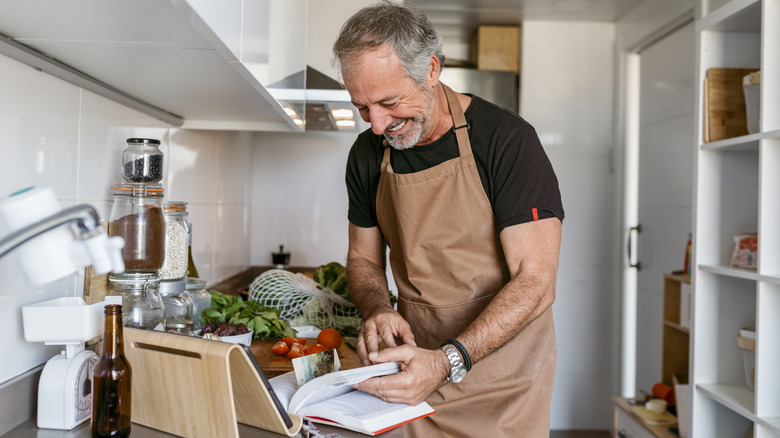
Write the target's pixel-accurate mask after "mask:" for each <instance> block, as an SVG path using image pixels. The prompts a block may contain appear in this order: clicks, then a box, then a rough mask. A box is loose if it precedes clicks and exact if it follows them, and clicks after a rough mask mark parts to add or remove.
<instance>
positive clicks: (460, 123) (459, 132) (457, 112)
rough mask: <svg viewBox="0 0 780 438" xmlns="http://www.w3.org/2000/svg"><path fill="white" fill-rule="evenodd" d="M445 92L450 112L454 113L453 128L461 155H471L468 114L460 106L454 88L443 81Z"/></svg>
mask: <svg viewBox="0 0 780 438" xmlns="http://www.w3.org/2000/svg"><path fill="white" fill-rule="evenodd" d="M440 84H441V86H442V87H444V94H445V95H446V96H447V105H449V107H450V114H451V115H452V130H453V132H455V138H456V139H457V141H458V151H459V152H460V156H461V157H465V156H467V155H471V142H470V141H469V129H468V128H469V124H468V122H466V115H465V114H464V113H463V108H461V106H460V101H459V100H458V96H457V95H456V94H455V92H454V91H452V89H451V88H450V87H448V86H446V85H444V84H443V83H441V82H440Z"/></svg>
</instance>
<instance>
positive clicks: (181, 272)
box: [159, 201, 189, 280]
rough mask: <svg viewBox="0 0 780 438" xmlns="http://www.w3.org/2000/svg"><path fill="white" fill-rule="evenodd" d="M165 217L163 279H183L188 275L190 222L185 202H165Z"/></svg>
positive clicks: (161, 272) (160, 273)
mask: <svg viewBox="0 0 780 438" xmlns="http://www.w3.org/2000/svg"><path fill="white" fill-rule="evenodd" d="M163 213H164V218H165V257H164V258H163V265H162V267H161V268H160V271H159V275H160V279H161V280H182V279H184V278H185V277H186V276H187V262H188V258H187V255H188V253H187V249H188V244H189V243H188V239H189V232H188V227H189V225H188V222H187V204H186V203H185V202H173V201H170V202H165V203H163Z"/></svg>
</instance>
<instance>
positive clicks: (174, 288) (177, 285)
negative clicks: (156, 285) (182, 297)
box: [160, 280, 187, 295]
mask: <svg viewBox="0 0 780 438" xmlns="http://www.w3.org/2000/svg"><path fill="white" fill-rule="evenodd" d="M186 284H187V283H186V282H185V281H184V280H160V293H161V294H162V295H175V294H178V293H182V292H184V291H185V290H187V287H186Z"/></svg>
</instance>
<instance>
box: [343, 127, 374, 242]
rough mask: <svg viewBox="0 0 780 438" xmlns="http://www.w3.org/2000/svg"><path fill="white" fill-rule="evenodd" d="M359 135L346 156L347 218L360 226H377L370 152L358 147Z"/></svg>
mask: <svg viewBox="0 0 780 438" xmlns="http://www.w3.org/2000/svg"><path fill="white" fill-rule="evenodd" d="M360 143H361V137H358V139H357V140H356V141H355V143H354V144H353V145H352V149H350V151H349V156H348V157H347V169H346V176H345V180H346V184H347V195H348V196H349V210H348V212H347V218H348V219H349V222H350V223H352V224H353V225H356V226H358V227H362V228H370V227H374V226H377V219H376V214H375V209H374V202H372V196H374V195H372V190H371V174H370V153H367V152H368V151H367V150H366V148H361V147H360Z"/></svg>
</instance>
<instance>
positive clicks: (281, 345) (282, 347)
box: [271, 341, 290, 356]
mask: <svg viewBox="0 0 780 438" xmlns="http://www.w3.org/2000/svg"><path fill="white" fill-rule="evenodd" d="M271 351H273V352H274V353H276V354H278V355H280V356H284V355H285V354H287V352H289V351H290V347H288V346H287V343H285V342H284V341H279V342H277V343H275V344H274V346H273V347H271Z"/></svg>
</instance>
